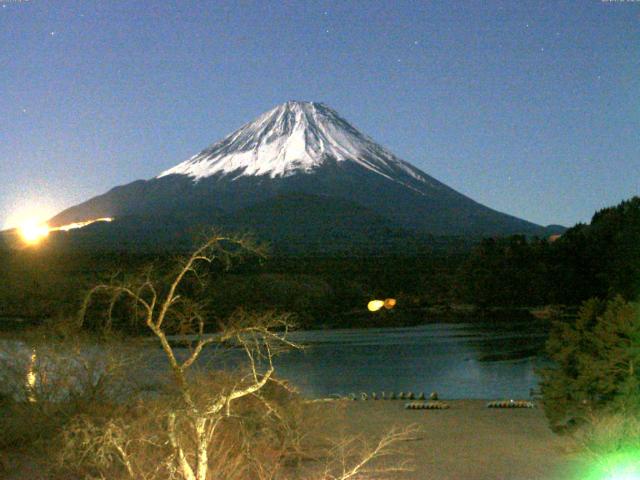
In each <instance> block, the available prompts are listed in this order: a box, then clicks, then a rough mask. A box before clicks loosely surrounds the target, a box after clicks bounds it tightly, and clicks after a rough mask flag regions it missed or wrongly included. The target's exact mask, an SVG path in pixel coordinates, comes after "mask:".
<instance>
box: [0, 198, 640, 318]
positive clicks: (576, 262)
mask: <svg viewBox="0 0 640 480" xmlns="http://www.w3.org/2000/svg"><path fill="white" fill-rule="evenodd" d="M638 245H640V197H635V198H632V199H630V200H627V201H624V202H622V203H620V204H619V205H617V206H614V207H610V208H606V209H604V210H601V211H599V212H597V213H596V214H595V215H594V216H593V219H592V221H591V223H590V224H588V225H586V224H578V225H576V226H574V227H572V228H570V229H569V230H567V231H566V232H565V233H564V234H563V235H562V236H560V237H559V238H557V239H539V238H526V237H524V236H511V237H504V238H487V239H483V240H481V241H480V242H479V243H478V244H477V245H476V246H475V247H473V248H471V249H468V250H466V251H460V250H459V249H455V250H454V251H447V250H446V249H443V250H435V251H430V252H425V253H423V254H421V255H410V256H403V255H400V254H398V255H395V256H388V255H387V256H367V255H362V256H358V255H353V256H331V257H318V256H316V257H301V256H296V257H284V256H280V257H274V256H267V257H266V259H261V260H260V261H258V260H256V259H253V260H248V261H245V262H244V263H242V264H239V265H237V266H236V267H234V268H233V269H232V270H231V271H230V272H228V274H227V275H225V276H224V277H222V278H221V280H220V281H221V282H224V288H222V289H217V290H216V289H214V290H212V291H211V295H210V297H209V298H210V308H211V311H212V312H213V315H214V317H218V318H225V317H226V316H227V315H228V314H229V313H230V312H231V310H232V309H233V308H235V307H236V306H237V305H242V306H244V307H246V308H248V309H251V310H276V311H283V312H290V313H293V314H295V315H296V316H297V321H298V322H299V323H300V324H301V325H302V326H305V327H323V326H351V325H363V324H366V325H410V324H415V323H419V322H423V321H438V320H441V319H444V318H448V319H450V318H451V316H452V315H454V314H457V313H456V312H460V311H461V310H460V309H456V308H454V307H456V306H459V305H467V306H470V307H472V308H470V310H469V311H471V312H472V314H473V315H476V314H477V313H478V312H480V313H482V312H486V311H489V312H491V311H495V309H496V308H499V309H516V308H535V307H541V306H545V305H564V306H568V307H577V306H578V305H580V304H581V303H582V302H583V301H585V300H587V299H589V298H592V297H600V298H613V297H614V296H615V295H621V296H622V297H623V298H624V299H626V300H632V299H634V298H635V296H636V295H637V294H638V292H640V249H639V248H637V246H638ZM0 257H2V258H0V262H1V263H2V265H3V268H2V269H1V270H0V317H5V318H7V317H22V318H33V319H42V318H49V317H53V316H56V315H66V314H72V313H73V312H75V311H77V309H78V305H79V303H78V302H79V301H80V299H81V297H82V294H83V292H84V291H86V289H87V288H88V286H90V285H93V284H95V283H96V282H97V281H105V280H108V278H109V277H110V276H111V275H113V273H114V272H117V275H119V276H120V277H121V278H125V277H127V276H129V275H134V274H136V273H137V272H139V271H140V270H141V269H143V268H145V267H146V266H147V265H148V264H150V263H151V264H153V265H154V268H156V269H158V270H160V271H162V270H163V269H164V268H166V266H167V265H171V264H172V262H173V255H169V254H167V255H164V256H163V255H147V256H142V255H139V254H131V253H122V252H111V253H104V252H103V253H95V252H94V253H84V254H83V253H74V254H60V253H57V252H55V251H48V250H47V249H46V248H42V249H35V250H23V251H18V252H16V251H4V252H3V251H0ZM211 268H213V269H215V268H220V266H216V265H213V266H212V267H211ZM221 291H222V292H224V295H222V294H220V293H219V292H221ZM388 297H394V298H396V299H398V303H397V308H395V309H394V310H393V311H389V312H380V314H378V315H375V316H372V315H370V314H369V313H368V312H367V310H366V303H367V302H368V301H369V300H370V299H372V298H388Z"/></svg>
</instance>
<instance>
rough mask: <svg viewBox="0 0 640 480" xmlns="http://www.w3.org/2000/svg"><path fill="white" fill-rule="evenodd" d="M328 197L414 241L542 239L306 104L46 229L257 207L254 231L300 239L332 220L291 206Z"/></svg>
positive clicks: (223, 219)
mask: <svg viewBox="0 0 640 480" xmlns="http://www.w3.org/2000/svg"><path fill="white" fill-rule="evenodd" d="M276 198H277V199H279V200H278V201H279V202H282V201H284V200H283V199H287V200H286V204H287V208H286V209H285V210H286V212H285V213H286V215H285V216H284V217H282V216H280V217H278V215H276V213H275V212H276V210H274V209H273V208H268V206H267V204H268V203H269V201H272V200H274V199H276ZM327 198H330V199H333V200H334V202H333V204H332V205H339V204H342V205H352V206H353V205H355V206H358V207H359V208H361V209H362V211H367V212H372V213H375V215H376V216H377V217H376V218H378V219H379V222H374V224H379V225H382V224H384V225H385V226H386V227H385V228H387V227H388V228H398V229H403V230H405V231H408V232H415V233H417V234H435V235H500V234H511V233H524V234H538V235H544V234H545V229H544V228H543V227H540V226H538V225H535V224H533V223H530V222H527V221H525V220H521V219H518V218H516V217H513V216H510V215H507V214H504V213H500V212H497V211H495V210H492V209H490V208H488V207H485V206H483V205H481V204H479V203H477V202H475V201H473V200H471V199H470V198H468V197H466V196H464V195H462V194H461V193H459V192H457V191H455V190H453V189H451V188H450V187H448V186H446V185H445V184H443V183H441V182H439V181H438V180H436V179H434V178H433V177H431V176H429V175H427V174H426V173H424V172H422V171H421V170H419V169H417V168H416V167H414V166H412V165H411V164H409V163H407V162H405V161H403V160H401V159H399V158H397V157H396V156H395V155H393V154H392V153H391V152H389V151H387V150H386V149H384V148H383V147H381V146H379V145H378V144H376V143H375V142H374V141H373V140H372V139H370V138H369V137H367V136H366V135H364V134H362V133H360V132H359V131H358V130H356V129H355V128H354V127H353V126H352V125H350V124H349V123H348V122H347V121H346V120H344V119H343V118H342V117H340V116H339V115H338V114H337V113H336V112H335V111H333V110H332V109H330V108H329V107H327V106H325V105H323V104H317V103H307V102H287V103H285V104H282V105H279V106H277V107H276V108H274V109H272V110H270V111H269V112H266V113H265V114H263V115H261V116H260V117H258V118H257V119H256V120H255V121H253V122H250V123H248V124H246V125H244V126H243V127H241V128H240V129H238V130H237V131H235V132H234V133H232V134H231V135H229V136H227V137H226V138H224V139H223V140H221V141H220V142H217V143H215V144H214V145H212V146H211V147H209V148H207V149H205V150H203V151H201V152H200V153H199V154H197V155H194V156H193V157H191V158H190V159H188V160H186V161H184V162H182V163H180V164H178V165H176V166H174V167H172V168H170V169H168V170H165V171H164V172H162V173H160V174H159V175H158V176H157V177H155V178H153V179H150V180H146V181H143V180H139V181H136V182H133V183H131V184H128V185H125V186H121V187H116V188H114V189H112V190H110V191H109V192H107V193H105V194H104V195H100V196H98V197H95V198H92V199H90V200H88V201H87V202H84V203H82V204H80V205H77V206H75V207H72V208H70V209H67V210H65V211H63V212H61V213H60V214H58V215H56V216H55V217H54V218H52V219H51V224H52V225H62V224H66V223H72V222H77V221H83V220H86V219H89V218H97V217H104V216H109V217H115V218H116V220H117V219H118V218H121V217H127V216H132V215H134V216H141V217H145V218H153V217H158V216H170V217H171V216H173V217H175V218H179V219H180V220H181V222H180V223H183V222H184V221H187V222H191V223H193V224H227V225H233V224H236V223H237V224H243V225H246V224H247V223H250V222H246V221H242V222H233V221H232V219H233V217H234V215H239V216H240V217H242V215H244V213H242V214H241V212H245V213H246V212H247V210H246V209H248V208H249V209H250V208H251V206H255V205H257V204H262V207H261V208H263V209H264V212H265V213H263V215H262V217H261V225H262V227H261V228H260V229H261V230H265V228H264V226H265V225H266V224H268V223H269V222H271V223H272V224H273V225H277V224H287V225H289V226H290V228H289V230H291V229H295V228H296V225H297V226H298V227H297V228H298V229H299V230H300V232H299V233H300V235H299V236H301V237H304V235H305V229H307V230H308V229H309V228H310V227H309V226H310V225H311V224H312V223H313V222H314V221H316V222H323V223H326V222H329V221H330V218H327V217H326V215H321V214H320V211H321V209H322V208H323V207H322V205H319V207H318V208H316V209H315V213H313V212H311V211H309V212H308V216H306V217H305V222H300V219H299V218H297V219H296V215H294V214H293V213H294V211H295V202H296V199H298V200H300V199H304V201H305V202H307V203H308V202H309V200H310V199H316V200H318V199H327ZM265 202H266V203H265ZM318 202H319V203H322V202H320V201H319V200H318ZM336 202H337V203H336ZM341 202H342V203H341ZM283 215H284V214H283ZM276 217H278V218H276ZM314 217H315V218H314ZM287 218H288V219H289V220H287ZM335 218H336V219H337V218H346V217H341V215H339V214H338V213H336V215H335ZM283 222H284V223H283ZM117 223H118V222H117V221H116V222H114V225H113V226H114V228H115V227H117ZM338 224H340V225H341V226H340V228H342V229H343V231H344V234H345V235H347V236H348V235H351V234H353V233H354V232H357V231H359V232H361V231H362V228H363V227H362V224H361V223H360V222H357V221H355V219H352V221H348V222H342V223H340V222H338ZM250 226H251V225H248V227H250ZM266 230H271V231H272V232H273V231H274V229H273V228H270V229H269V228H267V229H266ZM266 230H265V231H266Z"/></svg>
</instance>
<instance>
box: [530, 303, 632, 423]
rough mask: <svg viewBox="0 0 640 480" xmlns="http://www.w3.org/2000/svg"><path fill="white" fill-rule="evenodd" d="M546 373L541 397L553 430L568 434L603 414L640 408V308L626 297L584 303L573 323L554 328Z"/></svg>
mask: <svg viewBox="0 0 640 480" xmlns="http://www.w3.org/2000/svg"><path fill="white" fill-rule="evenodd" d="M547 351H548V353H549V356H550V358H551V360H552V361H553V362H554V365H553V366H552V367H549V368H546V369H543V370H542V371H541V375H542V385H541V386H542V395H543V398H544V408H545V414H546V415H547V418H548V419H549V421H550V423H551V426H552V428H554V429H555V430H559V429H563V428H566V427H569V426H572V425H576V424H580V423H582V422H584V421H586V420H589V419H590V418H592V417H593V416H594V415H596V414H599V413H600V412H602V411H620V410H621V409H624V410H625V411H628V412H636V411H638V409H639V407H640V307H639V305H638V304H635V303H629V302H625V301H624V300H623V299H622V298H621V297H616V298H615V299H613V300H610V301H608V302H607V301H602V300H598V299H591V300H588V301H587V302H585V303H584V304H583V305H582V307H581V308H580V311H579V313H578V317H577V319H576V320H575V322H574V321H569V320H564V319H563V320H560V321H556V322H554V326H553V328H552V331H551V334H550V337H549V340H548V343H547Z"/></svg>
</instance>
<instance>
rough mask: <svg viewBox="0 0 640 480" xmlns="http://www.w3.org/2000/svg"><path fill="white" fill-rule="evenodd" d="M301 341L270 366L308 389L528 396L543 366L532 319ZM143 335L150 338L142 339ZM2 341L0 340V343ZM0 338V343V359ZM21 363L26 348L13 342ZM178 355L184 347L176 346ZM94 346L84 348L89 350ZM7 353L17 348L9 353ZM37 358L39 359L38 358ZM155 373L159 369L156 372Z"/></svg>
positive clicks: (153, 358) (212, 357)
mask: <svg viewBox="0 0 640 480" xmlns="http://www.w3.org/2000/svg"><path fill="white" fill-rule="evenodd" d="M290 335H291V336H290V338H291V340H293V341H295V342H297V343H300V344H303V345H305V348H304V350H302V351H289V352H287V353H284V354H282V355H281V356H279V357H277V359H276V362H275V363H276V372H277V375H278V376H279V377H281V378H285V379H287V380H289V381H291V382H292V383H293V384H294V385H296V386H297V387H298V389H299V390H300V391H301V392H302V393H303V394H304V395H306V396H308V397H315V398H317V397H326V396H329V395H333V394H339V395H349V394H350V393H356V394H359V393H360V392H367V393H371V392H377V393H380V392H382V391H384V392H395V393H398V392H401V391H402V392H408V391H411V392H414V393H419V392H424V393H425V394H429V393H430V392H432V391H437V392H438V393H439V395H440V397H441V398H449V399H459V398H476V399H492V398H528V397H529V396H530V390H531V389H537V386H538V379H537V378H536V374H535V369H536V368H537V367H540V366H544V364H545V363H546V360H545V358H544V356H543V355H542V352H543V348H544V342H545V340H546V338H547V332H546V331H545V329H544V327H543V326H541V324H540V323H539V322H534V321H515V320H514V321H509V322H499V323H496V322H491V323H450V324H430V325H423V326H419V327H411V328H384V329H374V328H371V329H349V330H315V331H299V332H293V333H292V334H290ZM150 340H151V339H150ZM153 343H155V342H153ZM4 344H6V345H5V346H4V347H3V345H4ZM7 345H14V347H15V345H16V344H15V342H12V341H5V342H4V343H3V344H2V345H0V360H1V359H2V358H4V355H3V351H4V350H6V346H7ZM19 350H20V351H21V352H22V354H23V355H22V357H24V358H22V360H21V361H22V363H24V364H25V365H27V364H28V362H29V358H30V355H31V349H30V348H26V347H20V348H19ZM180 351H181V353H179V355H180V356H186V354H187V352H186V350H183V349H180V348H179V349H178V352H180ZM96 352H97V354H98V355H99V354H100V353H99V352H100V351H99V350H97V351H90V352H89V355H93V354H95V353H96ZM147 353H148V354H145V358H146V361H145V362H144V363H145V364H146V367H144V368H142V370H141V371H140V372H142V373H141V375H142V377H143V378H145V379H146V380H148V381H149V382H150V383H153V382H154V381H157V380H156V376H155V374H159V375H160V376H161V375H162V372H163V371H166V370H165V369H166V365H167V364H166V358H165V357H164V355H163V353H162V352H161V351H160V349H157V348H155V347H154V348H153V349H152V350H151V351H149V352H147ZM10 356H11V357H12V358H18V357H20V355H16V354H15V353H14V354H11V355H10ZM241 359H242V360H244V354H242V352H241V350H238V349H232V350H226V353H223V354H222V356H220V355H219V353H218V354H216V352H215V350H212V349H208V350H205V352H203V355H202V358H201V362H200V363H201V366H203V367H205V368H209V367H207V366H206V365H210V366H213V367H214V368H220V367H221V366H224V365H227V366H229V367H233V366H234V365H235V366H237V365H238V362H239V361H240V360H241ZM41 360H42V359H41ZM157 378H161V377H157Z"/></svg>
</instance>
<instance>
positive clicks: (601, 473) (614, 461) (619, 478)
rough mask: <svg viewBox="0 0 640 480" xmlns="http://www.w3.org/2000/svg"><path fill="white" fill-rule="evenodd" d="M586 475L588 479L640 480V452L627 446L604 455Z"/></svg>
mask: <svg viewBox="0 0 640 480" xmlns="http://www.w3.org/2000/svg"><path fill="white" fill-rule="evenodd" d="M584 477H585V478H586V479H587V480H640V452H638V451H637V450H636V449H634V448H627V449H623V451H621V452H617V453H615V454H610V455H607V456H604V458H601V459H600V461H599V462H597V464H596V465H593V466H592V469H591V471H590V472H586V475H584Z"/></svg>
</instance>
